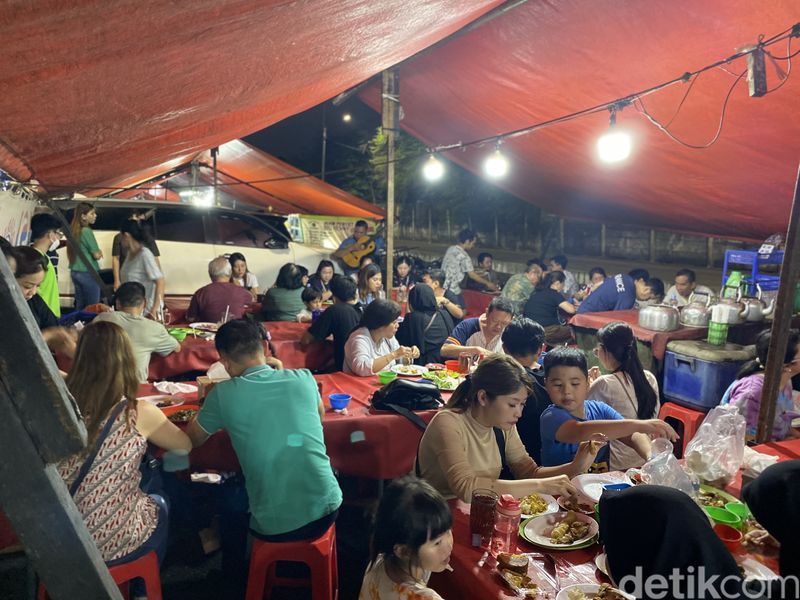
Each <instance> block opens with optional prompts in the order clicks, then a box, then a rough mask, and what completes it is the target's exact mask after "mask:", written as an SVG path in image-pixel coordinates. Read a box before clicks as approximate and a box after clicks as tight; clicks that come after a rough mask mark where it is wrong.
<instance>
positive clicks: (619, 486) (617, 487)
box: [603, 483, 633, 492]
mask: <svg viewBox="0 0 800 600" xmlns="http://www.w3.org/2000/svg"><path fill="white" fill-rule="evenodd" d="M630 487H633V485H631V484H630V483H607V484H606V485H604V486H603V491H604V492H606V491H607V492H621V491H622V490H627V489H628V488H630Z"/></svg>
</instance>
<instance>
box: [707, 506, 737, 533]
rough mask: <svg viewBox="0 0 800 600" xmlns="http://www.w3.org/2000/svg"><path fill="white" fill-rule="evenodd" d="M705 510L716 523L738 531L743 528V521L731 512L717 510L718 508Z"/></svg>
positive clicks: (709, 507) (712, 507)
mask: <svg viewBox="0 0 800 600" xmlns="http://www.w3.org/2000/svg"><path fill="white" fill-rule="evenodd" d="M703 508H704V509H705V511H706V512H707V513H708V516H709V517H711V520H712V521H714V523H717V524H719V525H729V526H731V527H734V528H736V529H738V528H739V527H741V526H742V520H741V519H740V518H739V517H737V516H736V515H735V514H733V513H732V512H731V511H729V510H725V509H724V508H717V507H716V506H704V507H703Z"/></svg>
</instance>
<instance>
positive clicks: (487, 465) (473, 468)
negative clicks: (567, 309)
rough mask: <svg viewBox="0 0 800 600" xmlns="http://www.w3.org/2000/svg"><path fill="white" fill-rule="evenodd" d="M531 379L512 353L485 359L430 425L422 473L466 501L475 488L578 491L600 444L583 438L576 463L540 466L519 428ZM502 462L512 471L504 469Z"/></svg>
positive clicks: (519, 491)
mask: <svg viewBox="0 0 800 600" xmlns="http://www.w3.org/2000/svg"><path fill="white" fill-rule="evenodd" d="M531 385H532V384H531V381H530V378H529V377H528V375H527V373H526V372H525V369H523V368H522V366H521V365H520V364H519V363H518V362H517V361H516V360H514V359H513V358H511V357H510V356H504V355H492V356H489V357H487V358H486V359H484V360H483V361H482V362H481V363H480V365H478V368H477V369H476V370H475V372H474V373H473V374H472V375H470V376H468V377H467V379H466V381H464V382H463V383H462V384H461V385H459V386H458V388H457V389H456V391H455V392H454V393H453V396H452V398H451V399H450V401H449V402H448V404H447V406H446V408H445V410H443V411H441V412H440V413H438V414H437V415H436V416H434V418H433V420H431V422H430V424H429V425H428V428H427V429H426V430H425V434H424V435H423V436H422V441H421V442H420V447H419V458H418V460H419V464H418V467H419V472H420V474H421V476H422V477H424V478H425V479H426V480H428V482H429V483H430V484H431V485H433V487H434V488H436V489H437V490H438V491H439V492H440V493H441V494H442V495H444V496H445V497H449V498H452V497H458V498H460V499H461V500H464V501H465V502H469V501H470V499H471V496H472V491H473V490H474V489H476V488H483V489H487V488H488V489H492V490H494V491H496V492H497V493H499V494H512V495H514V496H515V497H517V498H521V497H523V496H526V495H528V494H531V493H534V492H538V493H545V494H554V495H575V493H576V491H575V488H574V487H573V486H572V484H570V482H569V480H570V478H572V477H575V476H576V475H579V474H580V473H585V472H586V471H587V470H588V468H589V467H590V466H591V464H592V462H593V460H594V456H595V454H596V453H597V450H599V447H597V448H596V449H595V447H593V444H594V446H597V444H596V443H593V442H584V443H582V444H581V446H580V448H579V449H578V452H577V454H576V455H575V459H574V460H573V461H572V462H571V463H568V464H565V465H561V466H558V467H540V466H538V465H537V464H536V463H535V462H534V460H533V459H532V458H531V457H530V456H529V455H528V453H527V452H526V451H525V447H524V446H523V445H522V441H521V440H520V437H519V433H517V428H516V423H517V421H518V420H519V418H520V416H521V415H522V408H523V406H524V405H525V402H526V400H527V398H528V395H529V394H530V391H531ZM495 432H497V433H498V434H499V437H500V438H501V439H502V442H501V439H498V437H496V433H495ZM501 443H502V444H503V445H504V446H505V461H502V460H501V457H500V444H501ZM503 462H505V463H506V464H507V465H508V468H509V470H510V473H505V474H503V473H501V470H502V466H503Z"/></svg>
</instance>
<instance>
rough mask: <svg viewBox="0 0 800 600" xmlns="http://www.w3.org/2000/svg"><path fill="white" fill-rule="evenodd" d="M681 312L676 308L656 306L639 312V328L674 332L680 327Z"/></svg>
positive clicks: (664, 305)
mask: <svg viewBox="0 0 800 600" xmlns="http://www.w3.org/2000/svg"><path fill="white" fill-rule="evenodd" d="M679 318H680V312H679V311H678V309H677V308H675V307H674V306H668V305H666V304H655V305H653V306H646V307H645V308H643V309H642V310H640V311H639V326H640V327H644V328H645V329H650V330H652V331H674V330H676V329H678V327H680V325H679V323H678V320H679Z"/></svg>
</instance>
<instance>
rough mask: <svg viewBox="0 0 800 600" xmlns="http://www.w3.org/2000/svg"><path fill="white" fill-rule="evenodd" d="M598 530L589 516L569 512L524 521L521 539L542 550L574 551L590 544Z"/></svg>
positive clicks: (595, 523) (595, 522)
mask: <svg viewBox="0 0 800 600" xmlns="http://www.w3.org/2000/svg"><path fill="white" fill-rule="evenodd" d="M599 529H600V528H599V527H598V525H597V521H595V520H594V519H592V518H591V517H590V516H588V515H584V514H581V513H576V512H575V511H572V510H570V511H568V512H559V513H551V514H549V515H542V516H540V517H534V518H533V519H530V520H529V521H526V522H525V526H524V527H523V528H522V534H523V535H522V537H524V538H525V539H526V540H528V541H529V542H530V543H531V544H535V545H537V546H541V547H542V548H550V549H552V550H564V549H567V548H568V549H574V548H582V547H584V546H586V545H589V544H591V543H592V542H593V541H594V538H595V536H596V535H597V532H598V531H599Z"/></svg>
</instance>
